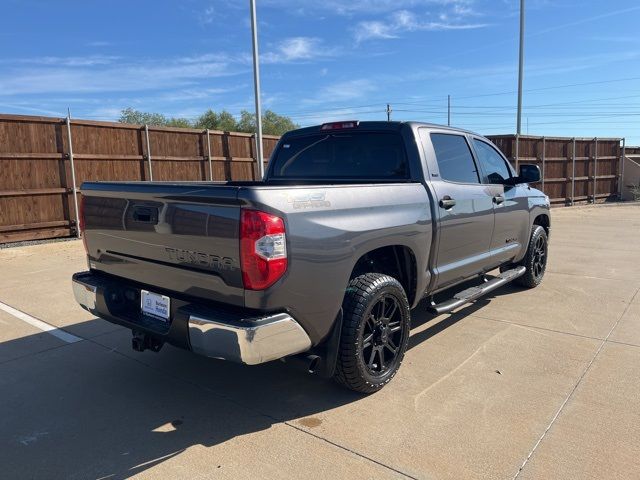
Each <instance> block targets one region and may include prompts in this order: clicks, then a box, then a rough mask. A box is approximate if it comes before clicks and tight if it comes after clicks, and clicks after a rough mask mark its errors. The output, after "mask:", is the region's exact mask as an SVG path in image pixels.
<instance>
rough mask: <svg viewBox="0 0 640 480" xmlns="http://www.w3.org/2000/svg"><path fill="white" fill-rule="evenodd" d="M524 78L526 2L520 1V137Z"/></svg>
mask: <svg viewBox="0 0 640 480" xmlns="http://www.w3.org/2000/svg"><path fill="white" fill-rule="evenodd" d="M523 76H524V0H520V60H519V66H518V127H517V130H516V133H517V134H518V135H520V134H521V133H522V132H521V129H522V77H523Z"/></svg>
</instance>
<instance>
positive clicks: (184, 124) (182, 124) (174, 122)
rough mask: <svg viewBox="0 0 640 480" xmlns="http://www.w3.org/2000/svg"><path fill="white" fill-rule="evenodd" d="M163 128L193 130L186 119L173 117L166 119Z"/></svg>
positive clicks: (191, 124)
mask: <svg viewBox="0 0 640 480" xmlns="http://www.w3.org/2000/svg"><path fill="white" fill-rule="evenodd" d="M164 126H165V127H177V128H194V126H193V123H191V122H190V121H189V120H187V119H186V118H174V117H172V118H169V119H167V121H166V123H165V124H164ZM196 128H197V127H196Z"/></svg>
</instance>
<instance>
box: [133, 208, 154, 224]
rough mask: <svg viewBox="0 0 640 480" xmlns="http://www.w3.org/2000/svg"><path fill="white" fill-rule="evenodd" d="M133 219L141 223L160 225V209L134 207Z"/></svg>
mask: <svg viewBox="0 0 640 480" xmlns="http://www.w3.org/2000/svg"><path fill="white" fill-rule="evenodd" d="M133 219H134V220H135V221H136V222H140V223H153V224H156V223H158V209H157V208H153V207H134V209H133Z"/></svg>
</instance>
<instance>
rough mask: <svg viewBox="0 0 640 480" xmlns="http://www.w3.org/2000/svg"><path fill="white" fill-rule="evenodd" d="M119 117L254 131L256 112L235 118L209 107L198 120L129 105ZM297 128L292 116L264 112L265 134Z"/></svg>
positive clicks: (244, 112) (161, 124)
mask: <svg viewBox="0 0 640 480" xmlns="http://www.w3.org/2000/svg"><path fill="white" fill-rule="evenodd" d="M118 121H119V122H120V123H133V124H137V125H145V124H147V125H150V126H154V127H179V128H199V129H203V130H204V129H206V128H208V129H210V130H222V131H225V132H245V133H255V131H256V116H255V114H253V113H251V112H249V111H247V110H242V112H240V120H236V119H235V118H234V116H233V115H231V113H229V112H227V111H226V110H222V111H221V112H219V113H218V112H215V111H213V110H211V109H209V110H207V111H206V112H204V113H203V114H202V115H200V116H199V117H198V119H197V120H196V121H195V122H191V121H189V120H187V119H186V118H175V117H166V116H165V115H163V114H161V113H149V112H141V111H139V110H135V109H133V108H131V107H128V108H125V109H124V110H122V112H121V113H120V118H119V119H118ZM296 128H298V125H297V124H296V123H294V122H293V120H291V119H290V118H289V117H285V116H283V115H278V114H277V113H275V112H274V111H272V110H267V111H266V112H265V113H264V114H263V115H262V132H263V133H264V134H266V135H282V134H284V133H285V132H288V131H289V130H293V129H296Z"/></svg>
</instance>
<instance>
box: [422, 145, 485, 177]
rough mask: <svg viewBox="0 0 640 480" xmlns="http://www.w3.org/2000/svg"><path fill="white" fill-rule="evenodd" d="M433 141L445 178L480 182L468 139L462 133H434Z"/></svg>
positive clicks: (441, 173)
mask: <svg viewBox="0 0 640 480" xmlns="http://www.w3.org/2000/svg"><path fill="white" fill-rule="evenodd" d="M431 143H432V144H433V149H434V150H435V152H436V160H437V162H438V168H439V170H440V177H441V178H442V179H443V180H447V181H449V182H456V183H480V177H479V176H478V168H477V167H476V164H475V162H474V161H473V156H472V155H471V150H470V149H469V144H468V143H467V140H466V138H465V137H463V136H462V135H451V134H447V133H432V134H431Z"/></svg>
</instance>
